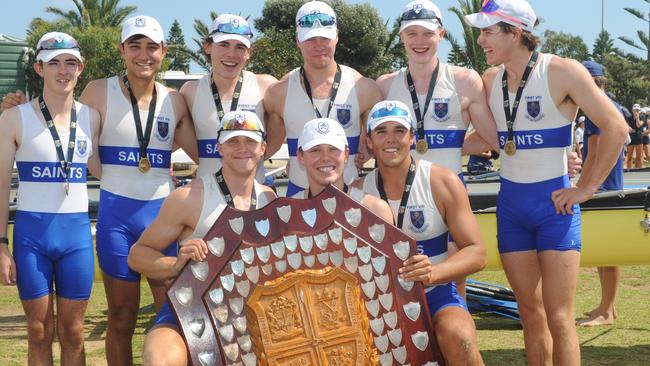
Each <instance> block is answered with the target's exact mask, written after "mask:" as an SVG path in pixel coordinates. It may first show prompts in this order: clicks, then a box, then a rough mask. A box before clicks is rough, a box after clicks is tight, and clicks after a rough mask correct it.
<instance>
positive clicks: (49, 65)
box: [34, 53, 84, 94]
mask: <svg viewBox="0 0 650 366" xmlns="http://www.w3.org/2000/svg"><path fill="white" fill-rule="evenodd" d="M83 69H84V64H83V63H81V62H80V61H79V60H78V59H77V58H76V57H74V56H72V55H70V54H67V53H64V54H61V55H58V56H56V57H54V58H53V59H51V60H50V61H48V62H42V61H41V62H37V63H35V64H34V70H35V71H36V73H38V75H40V76H41V77H42V78H43V83H44V89H46V90H48V91H50V92H54V93H56V94H68V93H72V92H73V90H74V87H75V86H76V85H77V80H78V78H79V75H81V72H82V71H83Z"/></svg>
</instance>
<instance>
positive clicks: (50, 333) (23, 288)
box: [0, 32, 101, 365]
mask: <svg viewBox="0 0 650 366" xmlns="http://www.w3.org/2000/svg"><path fill="white" fill-rule="evenodd" d="M36 52H37V53H36V60H37V62H36V63H35V64H34V69H35V70H36V73H37V74H38V75H39V76H40V77H41V78H43V95H41V96H39V97H38V98H36V99H34V100H32V101H31V102H29V103H27V104H22V105H20V106H18V107H14V108H11V109H8V110H7V111H5V112H4V113H3V114H2V115H0V125H1V126H2V130H3V132H2V134H0V156H1V157H2V158H1V159H0V182H2V183H1V184H0V197H2V200H3V202H7V201H8V200H9V191H10V186H11V175H12V173H11V172H12V168H13V163H14V160H15V162H16V166H17V168H18V176H19V179H20V186H19V187H18V201H17V211H16V216H15V224H14V234H13V256H12V254H11V252H10V251H9V241H8V239H7V221H8V213H9V212H8V209H7V207H6V206H5V207H4V209H3V210H0V223H1V224H0V282H1V283H2V284H3V285H16V284H17V285H18V293H19V296H20V299H21V301H22V305H23V309H24V311H25V316H26V318H27V351H28V352H27V353H28V355H27V362H26V363H27V364H29V365H51V364H52V363H53V358H52V341H53V339H54V335H55V334H56V335H57V337H58V340H59V343H60V345H61V363H62V364H64V365H82V364H85V362H86V361H85V352H84V334H83V333H84V315H85V313H86V306H87V304H88V298H89V297H90V291H91V288H92V283H93V273H94V255H93V240H92V235H91V232H90V219H89V217H88V193H87V191H86V168H89V169H90V170H91V172H92V173H93V175H95V176H101V167H100V165H99V158H98V154H97V138H98V135H99V113H97V111H96V110H94V109H92V108H90V107H88V106H86V105H83V104H81V103H78V102H76V101H75V100H74V87H75V85H76V84H77V80H78V78H79V75H80V74H81V72H82V71H83V69H84V63H83V59H82V57H81V54H80V50H79V44H78V43H77V41H76V40H75V39H74V38H72V37H71V36H70V35H68V34H65V33H59V32H50V33H47V34H45V35H43V36H42V37H41V39H40V40H39V41H38V45H37V50H36ZM55 292H56V320H55V318H54V317H55V316H54V307H55V305H54V302H55V296H54V294H55ZM55 326H56V329H55Z"/></svg>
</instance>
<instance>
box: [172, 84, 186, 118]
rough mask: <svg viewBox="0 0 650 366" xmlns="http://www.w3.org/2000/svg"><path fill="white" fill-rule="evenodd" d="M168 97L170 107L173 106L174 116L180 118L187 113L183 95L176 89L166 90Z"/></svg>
mask: <svg viewBox="0 0 650 366" xmlns="http://www.w3.org/2000/svg"><path fill="white" fill-rule="evenodd" d="M168 92H169V97H170V98H171V100H172V105H173V106H174V112H175V113H176V116H178V117H181V116H183V115H185V114H186V113H187V104H186V103H185V98H183V95H181V93H180V92H179V91H178V90H176V89H168Z"/></svg>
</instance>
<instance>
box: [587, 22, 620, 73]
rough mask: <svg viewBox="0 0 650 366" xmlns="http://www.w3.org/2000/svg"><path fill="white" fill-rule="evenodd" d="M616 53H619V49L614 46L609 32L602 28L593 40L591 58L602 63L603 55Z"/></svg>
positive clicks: (603, 60)
mask: <svg viewBox="0 0 650 366" xmlns="http://www.w3.org/2000/svg"><path fill="white" fill-rule="evenodd" d="M616 54H620V50H618V49H617V48H616V47H614V40H613V39H612V37H611V36H610V35H609V32H608V31H606V30H604V29H603V30H602V31H601V32H600V33H599V34H598V38H596V41H595V42H594V46H593V48H592V51H591V58H592V59H594V60H595V61H597V62H599V63H601V64H602V63H603V62H605V55H616Z"/></svg>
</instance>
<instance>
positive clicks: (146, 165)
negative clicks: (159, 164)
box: [138, 156, 151, 173]
mask: <svg viewBox="0 0 650 366" xmlns="http://www.w3.org/2000/svg"><path fill="white" fill-rule="evenodd" d="M138 169H139V170H140V171H141V172H143V173H146V172H148V171H149V169H151V161H149V158H148V157H146V156H144V157H141V158H140V161H139V162H138Z"/></svg>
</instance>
